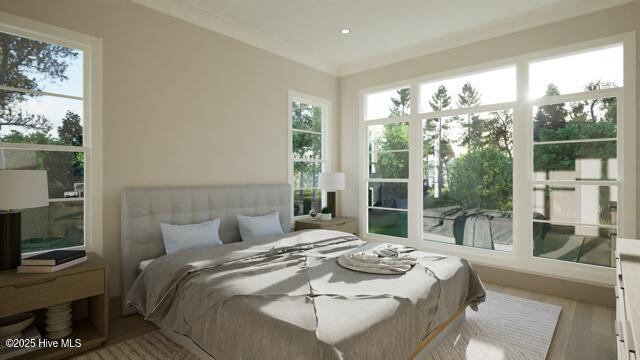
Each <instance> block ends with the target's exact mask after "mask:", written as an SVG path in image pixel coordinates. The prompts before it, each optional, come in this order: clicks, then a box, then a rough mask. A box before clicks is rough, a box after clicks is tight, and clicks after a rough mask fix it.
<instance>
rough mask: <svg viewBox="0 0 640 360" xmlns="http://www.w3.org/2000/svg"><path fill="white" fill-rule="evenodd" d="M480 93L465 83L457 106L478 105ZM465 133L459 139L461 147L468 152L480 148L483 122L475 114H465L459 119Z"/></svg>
mask: <svg viewBox="0 0 640 360" xmlns="http://www.w3.org/2000/svg"><path fill="white" fill-rule="evenodd" d="M480 99H481V96H480V93H479V92H478V90H477V89H476V88H474V87H473V86H471V83H469V82H467V83H465V84H464V85H463V86H462V91H461V92H460V94H458V106H459V107H460V108H469V107H473V106H478V105H480ZM460 121H461V122H462V127H463V128H464V129H465V133H464V134H463V135H462V137H461V139H459V143H460V144H461V145H464V146H467V147H468V148H469V150H470V151H472V150H474V149H477V148H480V147H481V146H482V136H483V132H484V121H483V120H482V119H481V118H480V116H478V115H476V114H467V115H464V117H462V118H461V119H460Z"/></svg>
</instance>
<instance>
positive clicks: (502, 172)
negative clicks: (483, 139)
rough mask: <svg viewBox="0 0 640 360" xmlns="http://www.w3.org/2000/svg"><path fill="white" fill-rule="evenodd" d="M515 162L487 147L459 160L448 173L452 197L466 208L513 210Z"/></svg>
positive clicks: (493, 148)
mask: <svg viewBox="0 0 640 360" xmlns="http://www.w3.org/2000/svg"><path fill="white" fill-rule="evenodd" d="M512 165H513V163H512V159H511V158H510V157H509V156H507V155H506V154H505V153H504V152H503V151H501V150H500V149H497V148H495V147H493V146H486V147H483V148H481V149H477V150H476V151H473V152H470V153H468V154H465V155H462V156H460V157H459V158H457V159H456V162H455V164H454V165H453V169H452V171H451V173H450V174H449V196H450V197H451V198H452V199H453V200H454V201H455V203H456V204H458V205H460V206H463V207H466V208H481V209H496V210H501V211H512V209H513V204H512V201H511V194H512V191H513V185H512V182H513V175H512Z"/></svg>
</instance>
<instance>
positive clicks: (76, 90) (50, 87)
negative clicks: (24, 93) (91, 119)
mask: <svg viewBox="0 0 640 360" xmlns="http://www.w3.org/2000/svg"><path fill="white" fill-rule="evenodd" d="M82 60H83V59H82V53H81V52H80V53H79V55H78V57H77V58H76V59H75V60H73V62H71V63H70V64H69V67H68V68H67V77H68V79H67V80H65V81H62V82H60V81H57V82H52V81H47V80H45V81H41V82H40V85H39V87H40V90H42V91H46V92H51V93H56V94H62V95H71V96H77V97H82V96H83V93H82V88H83V80H82V70H83V66H82V63H83V61H82ZM29 76H30V77H35V78H36V79H42V76H41V75H40V74H34V73H32V74H29ZM16 107H17V108H18V109H20V110H22V111H25V112H28V113H31V114H41V115H45V116H46V117H47V118H48V119H49V121H50V122H51V125H52V126H53V129H52V130H51V135H53V136H57V128H58V126H60V125H61V124H62V118H63V117H64V116H65V114H66V112H67V111H68V110H70V111H73V112H75V113H76V114H78V115H80V116H82V115H83V101H82V100H76V99H68V98H63V97H57V96H44V95H43V96H36V97H31V98H29V99H28V100H27V101H25V102H22V103H20V104H18V105H17V106H16ZM12 129H15V130H18V129H19V128H16V127H8V126H3V127H2V130H0V136H1V135H5V134H7V133H9V132H10V131H11V130H12ZM20 131H22V132H25V131H24V130H22V129H20Z"/></svg>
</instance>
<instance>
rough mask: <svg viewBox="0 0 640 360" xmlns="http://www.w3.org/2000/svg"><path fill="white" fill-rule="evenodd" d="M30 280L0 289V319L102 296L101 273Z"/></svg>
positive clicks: (91, 272) (102, 279)
mask: <svg viewBox="0 0 640 360" xmlns="http://www.w3.org/2000/svg"><path fill="white" fill-rule="evenodd" d="M32 278H33V280H30V281H25V282H24V283H20V284H15V285H9V286H5V287H2V288H0V299H2V302H0V317H4V316H8V315H11V314H17V313H21V312H25V311H31V310H36V309H41V308H45V307H47V306H51V305H56V304H61V303H65V302H69V301H74V300H78V299H82V298H87V297H91V296H95V295H99V294H103V293H104V289H105V288H104V270H93V271H86V272H81V273H76V274H70V275H65V276H59V277H51V276H44V275H43V276H42V279H38V277H37V276H32Z"/></svg>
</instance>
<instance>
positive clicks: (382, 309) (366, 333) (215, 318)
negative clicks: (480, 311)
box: [128, 230, 485, 360]
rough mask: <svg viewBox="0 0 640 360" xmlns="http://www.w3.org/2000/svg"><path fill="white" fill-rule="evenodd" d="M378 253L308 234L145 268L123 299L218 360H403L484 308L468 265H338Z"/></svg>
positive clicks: (329, 235)
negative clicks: (402, 270)
mask: <svg viewBox="0 0 640 360" xmlns="http://www.w3.org/2000/svg"><path fill="white" fill-rule="evenodd" d="M374 245H375V244H369V243H367V242H365V241H362V240H360V239H358V238H356V237H354V236H352V235H350V234H346V233H341V232H336V231H328V230H311V231H305V232H298V233H292V234H285V235H281V236H280V237H278V238H271V239H262V240H260V241H255V242H241V243H234V244H228V245H224V246H213V247H207V248H200V249H193V250H186V251H181V252H178V253H174V254H170V255H166V256H163V257H161V258H159V259H157V260H155V261H153V262H152V263H151V264H150V265H148V266H147V268H146V269H145V270H144V271H143V272H142V273H141V274H140V276H139V277H138V279H137V280H136V281H135V283H134V285H133V287H132V289H131V291H130V293H129V294H128V301H129V303H130V304H131V305H133V306H135V307H136V308H137V309H138V311H139V312H140V313H141V314H143V315H144V316H145V317H146V318H147V319H149V320H152V321H154V322H155V323H156V324H158V325H159V326H162V327H164V328H166V329H171V330H173V331H175V332H177V333H179V334H182V335H185V336H187V337H189V338H191V339H192V340H193V341H194V342H195V343H196V345H198V346H199V347H200V348H202V349H203V350H204V351H206V352H207V353H209V354H210V355H211V356H212V357H213V358H215V359H218V360H226V359H278V360H279V359H405V358H407V357H408V356H409V354H411V352H412V351H413V350H415V349H416V347H417V346H418V344H419V343H420V341H421V340H422V339H423V338H424V337H425V336H427V335H428V334H429V332H430V331H431V330H432V329H434V328H435V327H437V326H438V325H439V324H440V323H442V322H444V321H445V320H447V319H448V318H450V317H451V316H452V315H453V314H454V313H455V311H456V310H457V309H458V308H459V307H460V306H462V305H465V304H470V305H471V306H472V307H473V308H477V305H478V304H479V303H480V302H482V301H484V297H485V291H484V288H483V286H482V283H481V282H480V280H479V279H478V276H477V275H476V273H475V272H474V271H473V269H472V268H471V266H470V265H469V264H468V263H467V262H466V261H465V260H464V259H460V258H456V257H448V256H442V255H437V254H432V253H427V252H422V251H417V252H414V253H412V256H416V257H417V258H418V263H417V265H416V266H414V268H413V269H411V270H410V271H409V272H407V273H406V274H402V275H374V274H364V273H359V272H354V271H351V270H348V269H344V268H342V267H341V266H339V265H338V264H337V262H336V258H337V257H338V256H340V255H342V254H344V253H346V252H349V251H355V250H356V249H362V248H363V247H364V248H366V247H368V246H374Z"/></svg>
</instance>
